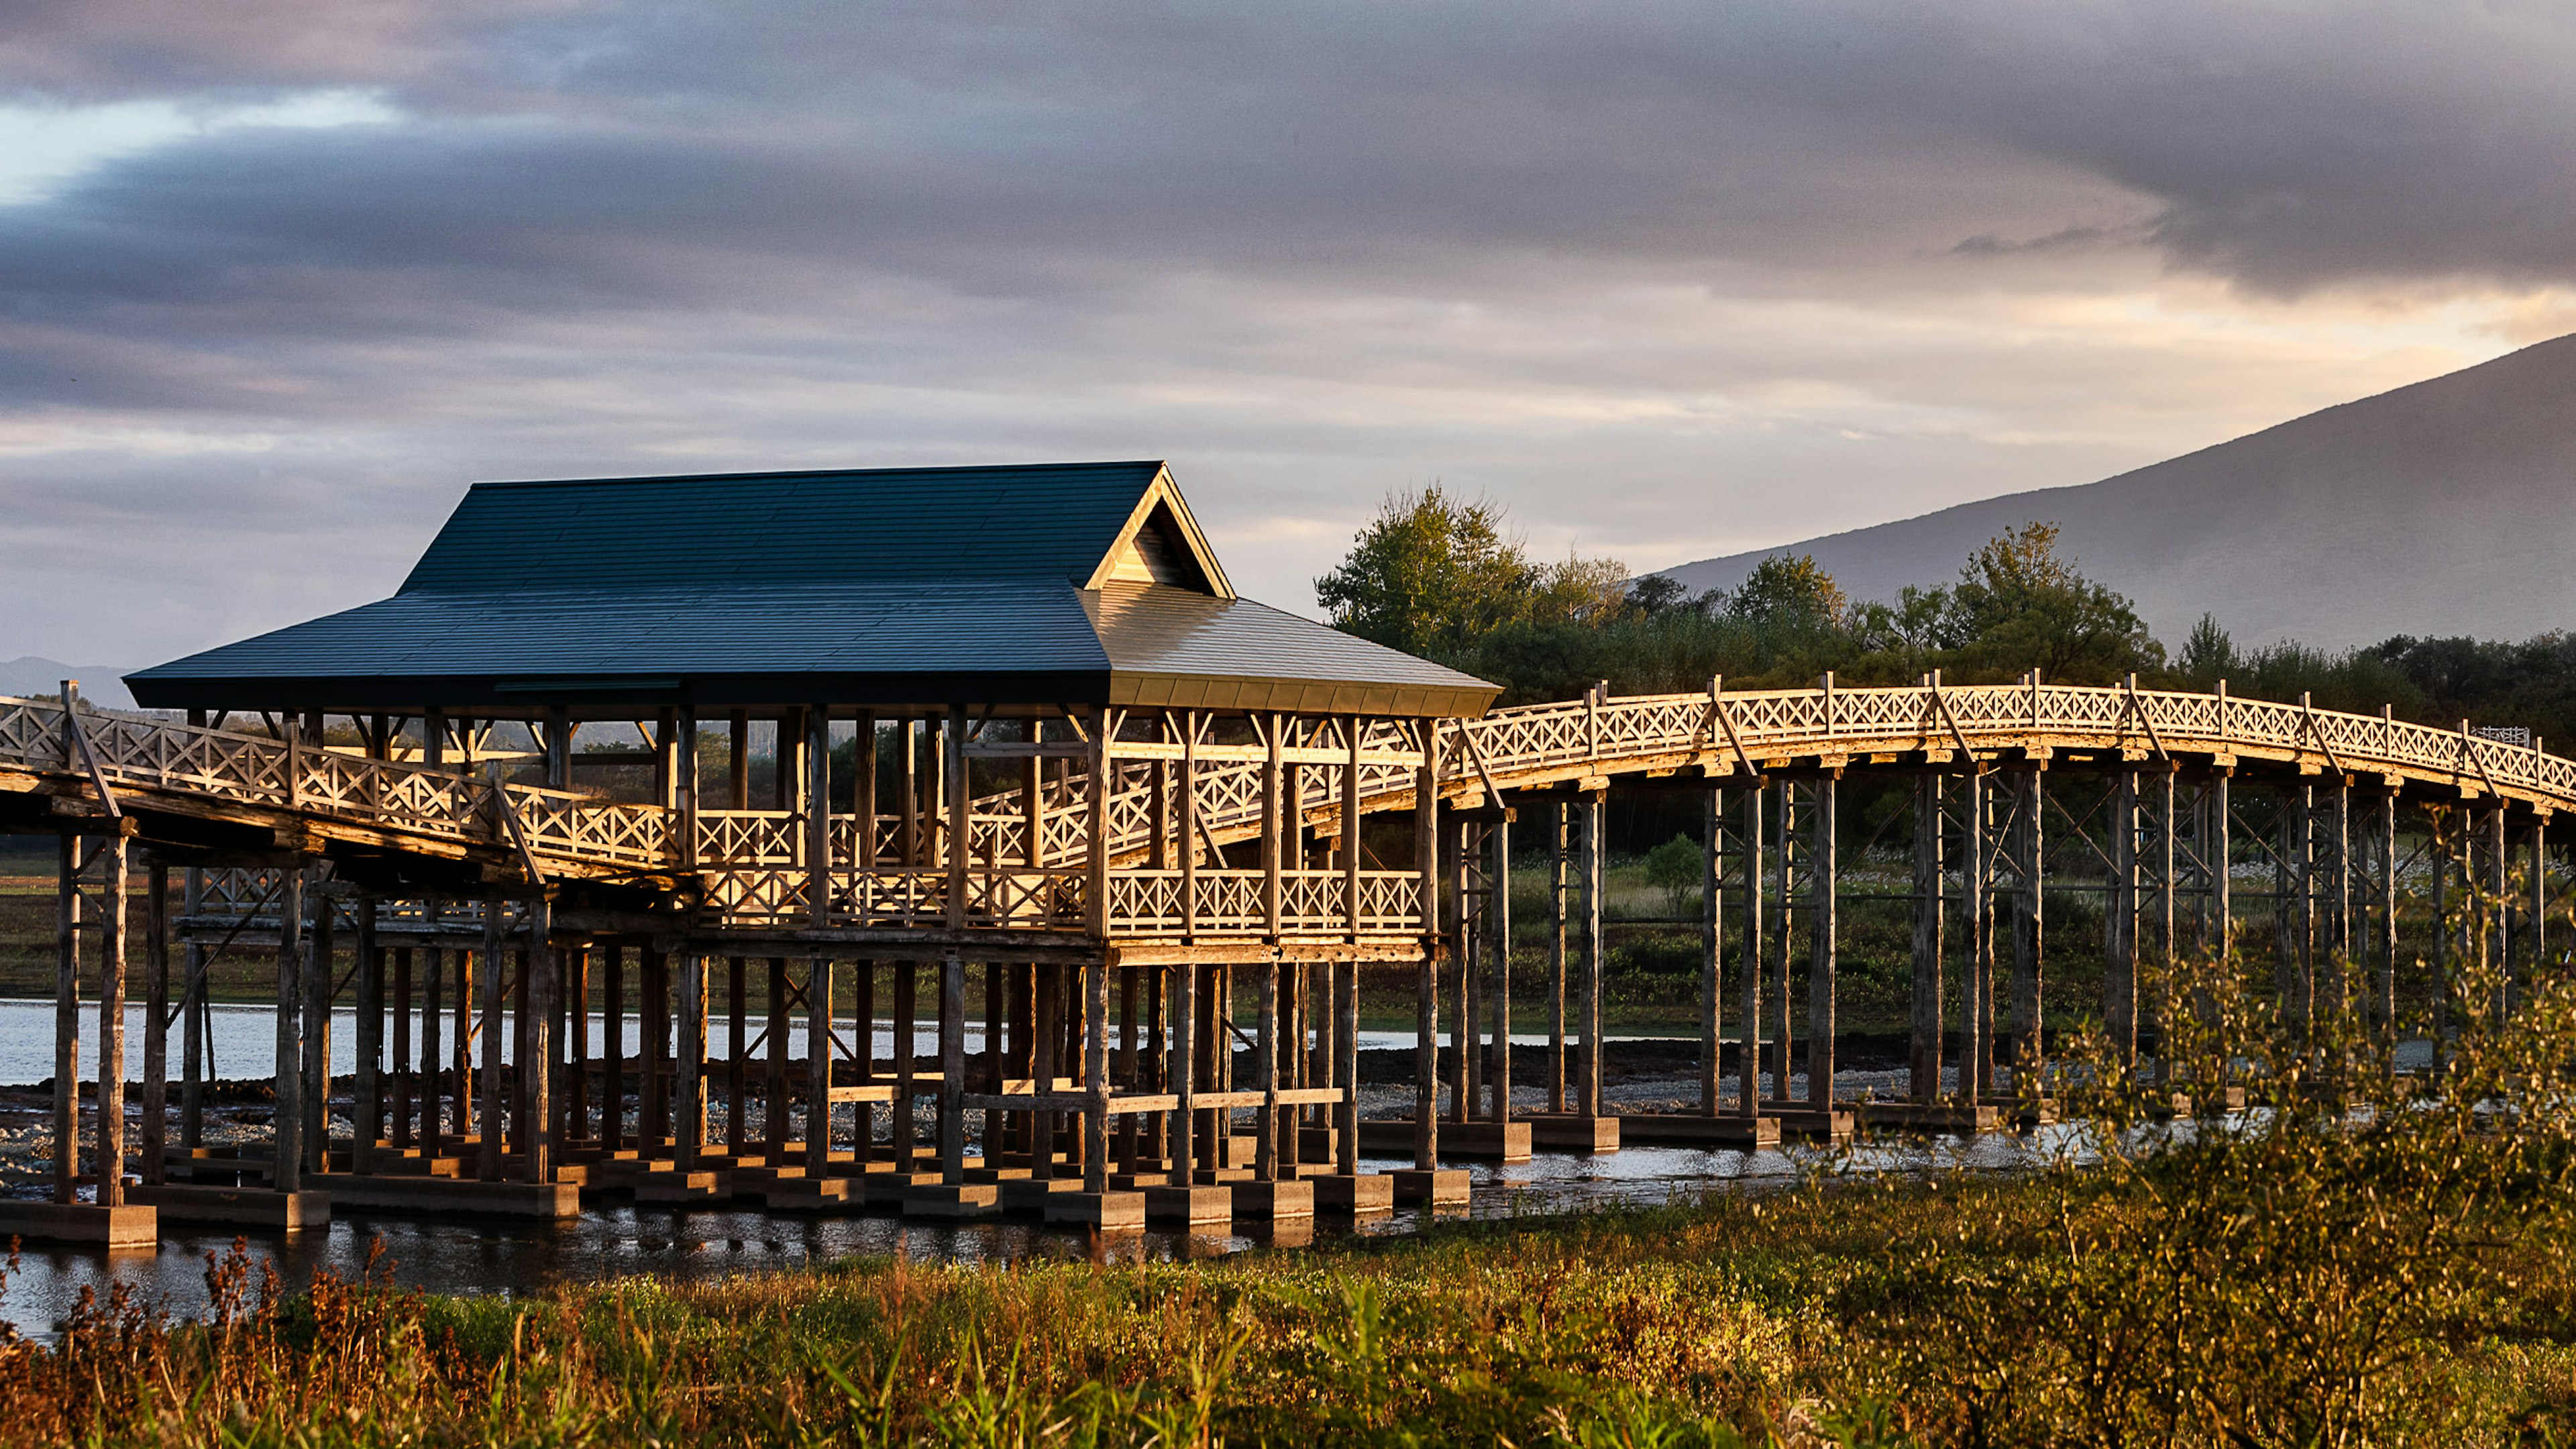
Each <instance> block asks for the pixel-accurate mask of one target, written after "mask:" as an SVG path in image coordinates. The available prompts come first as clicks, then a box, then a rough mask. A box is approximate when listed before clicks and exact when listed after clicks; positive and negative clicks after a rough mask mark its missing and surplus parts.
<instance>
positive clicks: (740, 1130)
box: [725, 956, 867, 1165]
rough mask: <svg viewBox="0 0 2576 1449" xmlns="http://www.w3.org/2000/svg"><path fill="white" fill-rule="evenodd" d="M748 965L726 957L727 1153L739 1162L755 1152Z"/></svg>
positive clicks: (740, 959) (735, 957) (862, 1028)
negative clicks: (747, 1067)
mask: <svg viewBox="0 0 2576 1449" xmlns="http://www.w3.org/2000/svg"><path fill="white" fill-rule="evenodd" d="M746 967H747V963H746V962H745V961H744V960H743V959H742V958H741V957H740V956H728V957H726V958H725V1021H726V1024H727V1031H726V1033H725V1152H726V1154H727V1155H728V1156H730V1157H732V1158H733V1159H734V1161H735V1163H736V1164H737V1165H738V1164H740V1162H741V1161H742V1159H743V1157H744V1156H745V1155H747V1154H748V1153H749V1152H750V1151H751V1128H750V1118H751V1113H750V1111H749V1110H748V1109H749V1107H750V1105H751V1104H750V1102H749V1100H748V1097H749V1093H748V1091H747V1084H746V1081H745V1071H744V1061H743V1059H744V1058H745V1057H746V1056H748V1055H750V1053H751V983H750V981H749V980H747V979H746V978H745V975H744V972H745V970H746ZM859 1029H860V1030H861V1031H862V1032H864V1031H866V1030H867V1025H866V1023H865V1022H862V1023H860V1026H859ZM863 1039H864V1038H863ZM862 1075H865V1074H864V1073H862Z"/></svg>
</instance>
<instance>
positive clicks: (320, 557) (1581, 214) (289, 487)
mask: <svg viewBox="0 0 2576 1449" xmlns="http://www.w3.org/2000/svg"><path fill="white" fill-rule="evenodd" d="M2571 74H2576V6H2570V5H2568V4H2566V3H2564V0H2546V3H2511V0H2497V3H2486V4H2467V3H2445V0H2409V3H2394V4H2391V3H2376V0H2336V3H2272V0H2208V3H2204V0H2135V3H2129V0H1956V3H1946V0H1945V3H1937V4H1928V5H1927V4H1921V3H1915V0H1877V3H1838V0H1801V3H1796V4H1783V3H1779V0H1759V3H1728V0H1688V3H1670V4H1653V3H1621V0H1586V3H1565V4H1553V5H1542V4H1520V3H1510V0H1476V3H1456V4H1452V3H1442V0H1414V3H1406V4H1401V5H1386V4H1383V3H1368V4H1356V3H1355V4H1346V5H1345V4H1303V3H1269V4H1263V5H1257V6H1251V5H1239V4H1221V5H1220V4H1211V5H1177V4H1131V3H1125V0H1090V3H1081V4H1067V5H1052V4H1045V3H1021V4H1009V5H990V4H981V3H975V0H945V3H937V4H919V5H915V4H901V3H876V4H869V5H864V6H860V5H850V4H847V3H846V0H817V3H811V4H798V3H775V4H768V3H759V4H737V5H728V6H721V7H719V6H686V5H677V4H626V5H606V4H589V3H581V0H524V3H523V0H439V3H435V4H432V3H427V0H333V3H327V4H326V3H287V0H240V3H228V4H224V5H219V6H217V5H205V4H202V3H186V4H182V3H164V0H76V3H70V0H65V3H56V0H16V3H12V4H10V5H8V6H7V7H5V8H0V550H5V557H6V558H7V560H8V565H7V567H6V568H5V570H0V658H7V657H10V656H13V655H16V654H43V655H47V656H50V657H53V658H56V659H62V660H69V661H75V662H84V663H102V662H103V663H108V664H113V665H117V666H125V667H133V666H140V665H144V664H149V663H154V662H158V661H160V660H163V659H166V658H170V657H175V656H177V655H179V654H183V653H186V652H189V651H192V650H195V649H199V648H205V647H209V646H212V645H215V644H218V643H222V642H226V641H228V640H231V639H236V638H240V637H244V636H246V635H249V634H253V633H256V632H259V631H262V630H265V629H270V628H275V627H278V626H281V625H284V624H287V623H291V622H294V621H296V620H299V619H303V618H307V617H311V616H313V615H316V614H320V613H324V612H328V611H330V610H333V609H338V608H344V607H348V606H351V605H354V604H358V603H362V602H365V601H367V600H370V599H374V598H379V597H382V596H383V595H385V594H387V593H389V592H391V591H392V589H393V587H394V586H395V585H396V584H397V583H398V582H399V580H400V578H401V576H402V574H403V572H404V571H405V569H406V568H407V567H408V565H409V563H410V561H411V559H412V558H413V557H414V556H416V555H417V553H418V552H419V551H420V549H421V547H422V546H423V545H424V544H425V543H426V542H427V540H428V538H429V536H430V535H431V534H432V533H433V532H434V531H435V529H436V528H437V526H438V524H439V522H440V521H441V520H442V519H443V518H444V517H445V516H446V513H447V512H448V510H449V509H450V508H451V507H452V506H453V505H454V503H455V500H456V498H457V496H458V494H459V493H460V492H461V490H462V489H463V488H464V487H465V485H467V484H468V483H470V482H473V481H477V480H481V479H492V478H530V477H572V476H601V475H622V474H633V473H655V472H691V471H703V470H725V469H746V470H747V469H756V468H796V467H831V466H886V465H920V464H965V463H991V462H1021V461H1037V460H1056V459H1078V458H1138V457H1153V458H1163V459H1167V460H1169V461H1170V463H1171V465H1172V467H1173V470H1174V474H1175V476H1176V477H1177V479H1178V480H1179V482H1180V484H1181V487H1182V489H1183V491H1184V492H1185V493H1186V494H1187V495H1188V497H1189V499H1190V501H1191V503H1192V506H1193V507H1194V509H1195V510H1196V512H1197V513H1198V515H1199V517H1200V519H1201V521H1202V522H1203V523H1204V524H1205V525H1206V527H1207V529H1208V531H1209V533H1210V534H1211V536H1212V539H1213V541H1214V543H1215V545H1216V547H1217V549H1218V551H1219V553H1220V555H1221V556H1222V557H1223V559H1224V560H1225V563H1226V567H1227V570H1228V572H1229V574H1230V575H1231V576H1232V578H1233V580H1234V582H1235V584H1236V586H1237V587H1238V588H1239V589H1241V590H1242V591H1243V592H1244V593H1246V594H1247V595H1249V596H1251V597H1254V598H1258V599H1262V600H1265V601H1268V602H1271V603H1275V604H1279V605H1281V606H1284V607H1289V608H1294V609H1298V610H1300V611H1305V612H1312V611H1313V609H1314V600H1313V593H1312V581H1313V579H1314V577H1315V576H1316V575H1317V574H1318V573H1320V572H1322V571H1323V570H1325V569H1327V568H1329V567H1331V565H1332V564H1333V563H1334V561H1335V560H1336V559H1338V558H1339V557H1340V555H1341V553H1342V551H1343V550H1344V549H1345V548H1346V547H1347V546H1348V544H1349V542H1350V539H1351V536H1352V534H1353V533H1354V531H1356V530H1357V529H1358V528H1360V527H1361V526H1362V525H1364V524H1365V523H1366V521H1367V520H1368V519H1369V517H1370V516H1371V515H1372V514H1373V513H1374V512H1375V511H1376V510H1377V509H1378V507H1379V506H1380V505H1381V504H1382V503H1383V502H1384V501H1385V500H1386V499H1387V498H1388V496H1389V495H1390V494H1392V493H1396V492H1400V491H1402V490H1407V489H1413V488H1419V487H1423V486H1426V485H1430V484H1435V483H1436V484H1438V485H1439V486H1441V487H1443V488H1447V489H1452V490H1455V491H1458V492H1461V493H1465V494H1469V495H1480V496H1484V497H1488V498H1491V499H1493V500H1495V501H1498V502H1500V503H1502V504H1504V505H1506V507H1507V508H1508V510H1509V515H1510V518H1511V519H1512V521H1513V523H1514V525H1515V526H1516V527H1517V528H1518V529H1519V530H1521V532H1522V533H1523V534H1524V535H1525V536H1526V539H1527V542H1528V545H1529V547H1530V548H1531V549H1532V550H1533V551H1534V552H1537V553H1541V554H1547V555H1558V554H1562V553H1564V552H1566V551H1568V550H1573V551H1578V552H1581V553H1583V554H1586V555H1607V556H1611V557H1615V558H1618V559H1620V560H1622V561H1624V562H1626V563H1627V564H1628V565H1629V566H1630V567H1631V568H1632V569H1634V570H1636V571H1639V572H1643V571H1645V570H1649V569H1652V568H1657V567H1663V566H1667V565H1670V564H1675V563H1680V562H1686V561H1689V560H1693V559H1698V558H1705V557H1709V556H1712V555H1718V554H1725V553H1730V552H1735V551H1739V550H1742V549H1747V548H1753V547H1759V546H1763V545H1766V544H1772V543H1778V542H1782V541H1787V540H1793V539H1798V538H1803V537H1808V536H1811V535H1814V534H1818V533H1823V532H1828V531H1832V530H1836V529H1841V528H1848V527H1854V526H1858V525H1862V524H1867V523H1873V522H1878V521H1882V520H1885V519H1890V518H1896V517H1903V516H1907V515H1910V514H1915V513H1920V512H1924V511H1926V510H1929V509H1933V508H1938V507H1942V506H1945V505H1948V504H1951V503H1956V502H1960V501H1964V500H1966V499H1970V498H1977V497H1984V496H1988V495H1992V494H1998V493H2006V492H2013V491H2018V490H2021V489H2026V488H2036V487H2049V486H2056V485H2061V484H2070V483H2081V482H2087V481H2091V480H2092V479H2095V478H2099V477H2103V476H2106V475H2108V474H2111V473H2114V472H2118V471H2121V470H2124V469H2127V468H2131V467H2136V466H2139V465H2142V464H2145V463H2150V462H2154V461H2157V460H2159V459H2162V458H2165V457H2170V456H2172V455H2175V454H2177V453H2181V452H2185V451H2188V450H2190V449H2193V448H2197V447H2201V446H2205V445H2208V444H2211V443H2215V442H2219V441H2223V440H2225V439H2227V438H2230V437H2234V436H2238V435H2240V434H2243V433H2246V432H2250V431H2253V430H2255V429H2258V428H2261V427H2264V426H2267V425H2269V424H2271V423H2274V422H2279V421H2282V420H2284V419H2287V418H2290V417H2293V416H2296V415H2298V414H2300V413H2304V412H2308V411H2312V410H2314V409H2316V408H2318V407H2322V406H2327V405H2330V404H2333V403H2336V402H2341V401H2345V400H2348V399H2351V398H2355V397H2359V396H2363V395H2366V394H2369V393H2374V392H2379V391H2384V390H2386V389H2388V388H2390V387H2395V386H2399V385H2402V384H2405V383H2408V382H2414V381H2418V380H2421V379H2423V378H2427V377H2431V376H2435V375H2437V374H2440V373H2443V372H2447V371H2451V370H2453V369H2455V368H2458V367H2462V366H2466V365H2468V364H2471V363H2474V362H2478V361H2482V360H2485V359H2487V358H2490V357H2493V356H2496V355H2499V354H2501V353H2503V352H2505V351H2509V350H2511V349H2512V348H2514V347H2517V346H2521V345H2524V344H2526V343H2529V342H2533V341H2538V340H2541V339H2543V338H2546V337H2550V336H2555V335H2558V334H2560V333H2564V332H2569V331H2576V168H2571V167H2570V166H2568V165H2567V164H2566V163H2567V158H2568V157H2570V156H2571V155H2576V86H2571V85H2569V84H2568V83H2567V80H2566V78H2567V77H2568V76H2569V75H2571ZM580 568H581V563H580V561H579V560H578V559H567V560H566V561H565V569H566V572H567V576H568V577H569V576H574V575H577V574H578V571H579V569H580Z"/></svg>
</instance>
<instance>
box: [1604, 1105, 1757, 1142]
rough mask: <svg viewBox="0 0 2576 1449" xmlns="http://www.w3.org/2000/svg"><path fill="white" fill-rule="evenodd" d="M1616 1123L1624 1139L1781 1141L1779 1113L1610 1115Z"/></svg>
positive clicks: (1652, 1140)
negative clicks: (1770, 1114) (1748, 1114)
mask: <svg viewBox="0 0 2576 1449" xmlns="http://www.w3.org/2000/svg"><path fill="white" fill-rule="evenodd" d="M1607 1120H1608V1121H1610V1122H1612V1123H1614V1124H1615V1125H1616V1127H1617V1135H1618V1137H1619V1140H1620V1141H1621V1142H1623V1143H1625V1142H1641V1143H1642V1142H1661V1143H1670V1144H1673V1145H1676V1146H1684V1147H1736V1148H1744V1149H1748V1150H1750V1149H1757V1148H1763V1147H1777V1146H1779V1145H1780V1119H1778V1118H1776V1117H1738V1116H1733V1115H1731V1114H1730V1115H1724V1116H1717V1117H1706V1116H1701V1115H1698V1114H1696V1113H1682V1112H1657V1113H1640V1114H1637V1115H1635V1116H1629V1117H1613V1118H1609V1119H1607Z"/></svg>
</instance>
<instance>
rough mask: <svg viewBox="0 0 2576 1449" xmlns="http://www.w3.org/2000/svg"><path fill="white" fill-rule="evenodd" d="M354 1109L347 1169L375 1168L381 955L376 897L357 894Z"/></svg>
mask: <svg viewBox="0 0 2576 1449" xmlns="http://www.w3.org/2000/svg"><path fill="white" fill-rule="evenodd" d="M357 966H358V971H357V976H358V1021H357V1037H358V1040H357V1048H358V1051H357V1064H356V1065H357V1079H356V1083H355V1087H354V1091H355V1094H356V1096H357V1099H358V1100H357V1103H356V1107H357V1110H356V1111H355V1112H354V1113H352V1114H351V1119H352V1120H351V1131H350V1133H349V1170H350V1171H351V1172H354V1173H361V1174H364V1173H372V1172H374V1171H375V1170H376V1143H377V1141H378V1140H379V1139H380V1138H381V1136H382V1134H383V1132H384V1121H385V1087H384V1071H383V1068H384V1055H385V954H384V948H382V947H380V946H378V945H377V944H376V898H375V896H374V894H372V893H364V894H361V895H360V896H359V897H358V962H357Z"/></svg>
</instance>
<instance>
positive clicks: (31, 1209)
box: [0, 1202, 161, 1249]
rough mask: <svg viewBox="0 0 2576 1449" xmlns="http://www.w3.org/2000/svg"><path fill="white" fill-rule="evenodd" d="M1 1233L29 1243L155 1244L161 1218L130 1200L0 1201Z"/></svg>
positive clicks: (157, 1244) (134, 1245)
mask: <svg viewBox="0 0 2576 1449" xmlns="http://www.w3.org/2000/svg"><path fill="white" fill-rule="evenodd" d="M0 1236H6V1237H15V1238H25V1239H26V1240H27V1241H29V1242H31V1243H88V1244H92V1245H94V1246H98V1247H105V1248H110V1249H121V1248H154V1247H158V1246H160V1243H161V1219H160V1215H159V1213H158V1212H157V1211H155V1210H154V1209H152V1208H149V1207H143V1206H140V1205H138V1204H132V1203H129V1204H127V1205H126V1206H124V1207H100V1206H98V1205H97V1204H95V1203H86V1202H61V1203H57V1202H0Z"/></svg>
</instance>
